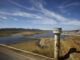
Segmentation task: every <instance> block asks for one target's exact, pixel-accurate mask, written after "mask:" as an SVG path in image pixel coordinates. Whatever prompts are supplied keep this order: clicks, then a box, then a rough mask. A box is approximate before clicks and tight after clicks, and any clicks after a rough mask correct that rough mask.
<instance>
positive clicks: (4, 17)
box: [0, 16, 8, 20]
mask: <svg viewBox="0 0 80 60" xmlns="http://www.w3.org/2000/svg"><path fill="white" fill-rule="evenodd" d="M0 18H1V19H4V20H6V19H8V18H7V17H6V16H0Z"/></svg>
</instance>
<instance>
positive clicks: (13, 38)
mask: <svg viewBox="0 0 80 60" xmlns="http://www.w3.org/2000/svg"><path fill="white" fill-rule="evenodd" d="M68 36H69V35H61V38H65V37H68ZM21 37H23V35H12V36H8V37H0V44H6V43H10V42H20V41H35V39H21ZM26 37H54V34H53V33H42V34H35V35H30V36H26Z"/></svg>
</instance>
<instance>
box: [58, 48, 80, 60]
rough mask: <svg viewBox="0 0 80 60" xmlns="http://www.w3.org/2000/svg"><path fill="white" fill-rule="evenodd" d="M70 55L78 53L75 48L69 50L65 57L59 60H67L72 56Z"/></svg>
mask: <svg viewBox="0 0 80 60" xmlns="http://www.w3.org/2000/svg"><path fill="white" fill-rule="evenodd" d="M72 53H80V51H77V50H76V48H71V49H70V50H69V52H68V53H67V54H66V55H65V56H62V57H60V58H59V60H66V59H68V58H69V57H70V54H72Z"/></svg>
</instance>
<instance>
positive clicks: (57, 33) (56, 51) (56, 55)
mask: <svg viewBox="0 0 80 60" xmlns="http://www.w3.org/2000/svg"><path fill="white" fill-rule="evenodd" d="M61 32H62V29H61V28H55V29H54V30H53V33H54V58H55V59H56V60H59V53H60V34H61Z"/></svg>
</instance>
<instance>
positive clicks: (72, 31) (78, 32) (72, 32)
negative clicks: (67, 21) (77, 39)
mask: <svg viewBox="0 0 80 60" xmlns="http://www.w3.org/2000/svg"><path fill="white" fill-rule="evenodd" d="M63 34H73V35H74V34H78V35H80V30H68V31H63Z"/></svg>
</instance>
